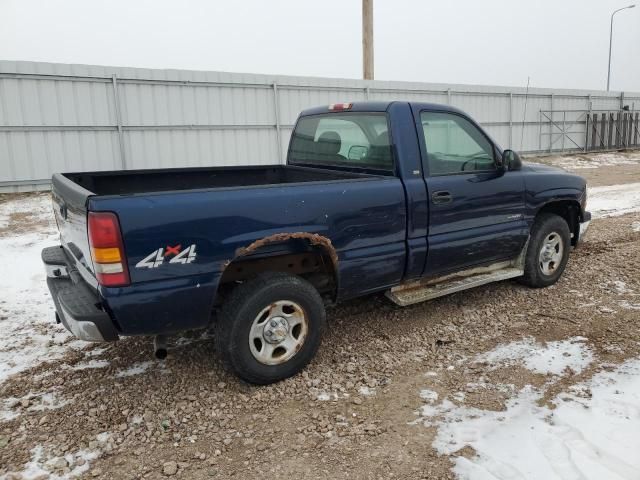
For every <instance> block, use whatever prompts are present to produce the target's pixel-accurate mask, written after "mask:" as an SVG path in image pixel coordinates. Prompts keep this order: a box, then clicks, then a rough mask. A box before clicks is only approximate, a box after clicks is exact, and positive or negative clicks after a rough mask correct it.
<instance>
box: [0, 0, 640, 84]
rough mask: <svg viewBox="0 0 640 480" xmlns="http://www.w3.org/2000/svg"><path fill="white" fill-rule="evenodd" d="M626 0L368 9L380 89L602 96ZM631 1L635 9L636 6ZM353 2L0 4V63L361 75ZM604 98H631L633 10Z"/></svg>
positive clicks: (638, 38)
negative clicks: (619, 94) (497, 88)
mask: <svg viewBox="0 0 640 480" xmlns="http://www.w3.org/2000/svg"><path fill="white" fill-rule="evenodd" d="M633 1H634V0H510V1H509V0H441V1H435V0H374V18H375V24H374V35H375V75H376V78H377V79H381V80H411V81H424V82H446V83H467V84H487V85H491V84H493V85H513V86H525V85H526V82H527V76H530V77H531V85H532V86H535V87H560V88H585V89H604V88H605V86H606V78H607V55H608V48H609V18H610V14H611V12H612V11H613V10H615V9H616V8H620V7H622V6H625V5H628V4H629V3H631V2H633ZM638 1H639V3H640V0H638ZM360 16H361V0H315V1H311V0H104V1H102V0H58V1H53V0H0V59H4V60H37V61H47V62H64V63H87V64H98V65H116V66H132V67H152V68H185V69H196V70H218V71H232V72H252V73H273V74H288V75H311V76H329V77H343V78H360V77H361V75H362V64H361V62H362V53H361V36H360V35H361V17H360ZM611 75H612V80H611V89H612V90H626V91H636V92H638V91H640V6H639V7H638V8H634V9H631V10H624V11H622V12H619V13H618V14H617V15H616V17H615V24H614V42H613V59H612V73H611Z"/></svg>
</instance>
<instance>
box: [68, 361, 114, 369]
mask: <svg viewBox="0 0 640 480" xmlns="http://www.w3.org/2000/svg"><path fill="white" fill-rule="evenodd" d="M108 366H109V362H108V361H107V360H89V361H88V362H79V363H76V364H75V365H74V366H73V367H71V368H72V369H73V370H87V369H89V368H105V367H108Z"/></svg>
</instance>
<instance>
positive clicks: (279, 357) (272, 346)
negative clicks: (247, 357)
mask: <svg viewBox="0 0 640 480" xmlns="http://www.w3.org/2000/svg"><path fill="white" fill-rule="evenodd" d="M308 330H309V322H308V321H307V316H306V315H305V312H304V310H303V308H302V307H301V306H300V305H298V304H297V303H296V302H293V301H290V300H279V301H277V302H273V303H272V304H271V305H269V306H268V307H265V308H264V309H262V310H261V311H260V313H258V315H256V318H255V319H254V320H253V323H252V324H251V329H250V330H249V349H250V350H251V354H252V355H253V357H254V358H255V359H256V360H258V361H259V362H260V363H263V364H265V365H279V364H282V363H285V362H287V361H288V360H290V359H291V357H293V356H294V355H295V354H296V353H298V351H299V350H300V348H302V345H304V342H305V339H306V338H307V332H308Z"/></svg>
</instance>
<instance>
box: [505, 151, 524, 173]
mask: <svg viewBox="0 0 640 480" xmlns="http://www.w3.org/2000/svg"><path fill="white" fill-rule="evenodd" d="M502 164H503V168H504V169H505V170H520V169H521V168H522V160H520V155H518V153H517V152H514V151H513V150H505V151H504V152H502Z"/></svg>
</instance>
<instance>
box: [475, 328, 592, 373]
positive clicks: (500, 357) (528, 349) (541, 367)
mask: <svg viewBox="0 0 640 480" xmlns="http://www.w3.org/2000/svg"><path fill="white" fill-rule="evenodd" d="M584 340H586V339H585V338H583V337H573V338H570V339H567V340H562V341H558V342H548V343H547V344H546V345H541V344H539V343H537V342H536V341H535V340H534V339H532V338H526V339H524V340H520V341H517V342H511V343H508V344H505V345H500V346H498V347H496V348H495V349H493V350H491V351H490V352H487V353H484V354H482V355H479V356H478V357H476V358H475V362H486V363H488V364H490V365H491V366H493V367H494V368H497V367H503V366H505V365H515V364H519V365H522V366H524V367H525V368H526V369H527V370H531V371H532V372H535V373H541V374H543V375H546V374H552V375H561V374H562V373H563V372H565V371H566V369H567V368H570V369H571V370H572V371H573V372H574V373H580V372H582V370H583V369H584V368H586V367H587V366H588V365H589V364H590V363H591V361H592V360H593V353H592V352H591V350H590V349H589V348H588V347H587V346H585V345H584V343H583V342H584Z"/></svg>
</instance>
